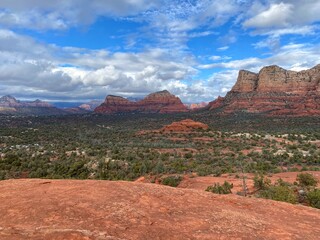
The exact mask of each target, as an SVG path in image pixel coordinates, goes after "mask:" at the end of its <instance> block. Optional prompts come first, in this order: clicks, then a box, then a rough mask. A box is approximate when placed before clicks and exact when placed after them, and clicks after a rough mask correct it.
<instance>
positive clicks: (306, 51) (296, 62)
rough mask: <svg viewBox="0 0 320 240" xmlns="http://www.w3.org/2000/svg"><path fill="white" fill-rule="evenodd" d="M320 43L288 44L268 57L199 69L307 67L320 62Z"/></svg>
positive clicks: (201, 66) (254, 70) (253, 69)
mask: <svg viewBox="0 0 320 240" xmlns="http://www.w3.org/2000/svg"><path fill="white" fill-rule="evenodd" d="M319 54H320V45H308V44H288V45H285V46H282V47H281V48H280V49H279V51H278V52H277V53H275V54H274V55H272V56H270V57H267V58H258V57H251V58H245V59H240V60H232V61H228V62H227V61H226V62H218V63H212V64H204V65H200V66H199V69H215V68H226V69H235V70H236V69H237V70H240V69H246V70H250V71H253V72H257V71H259V70H260V69H261V68H262V67H264V66H267V65H274V64H276V65H279V66H282V67H284V68H287V69H298V68H299V69H307V68H310V67H313V66H315V65H317V64H319Z"/></svg>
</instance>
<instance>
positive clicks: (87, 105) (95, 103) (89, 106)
mask: <svg viewBox="0 0 320 240" xmlns="http://www.w3.org/2000/svg"><path fill="white" fill-rule="evenodd" d="M101 102H102V101H90V102H88V103H84V104H81V105H80V106H79V108H81V109H83V110H86V111H94V109H95V108H96V107H98V106H99V105H100V104H101Z"/></svg>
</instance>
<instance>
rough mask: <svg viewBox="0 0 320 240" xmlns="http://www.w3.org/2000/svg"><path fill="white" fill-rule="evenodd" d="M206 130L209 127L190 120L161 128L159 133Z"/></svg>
mask: <svg viewBox="0 0 320 240" xmlns="http://www.w3.org/2000/svg"><path fill="white" fill-rule="evenodd" d="M208 128H209V126H208V125H207V124H204V123H201V122H196V121H193V120H191V119H185V120H182V121H179V122H173V123H171V124H170V125H167V126H165V127H163V128H162V129H161V130H160V132H193V131H199V130H207V129H208Z"/></svg>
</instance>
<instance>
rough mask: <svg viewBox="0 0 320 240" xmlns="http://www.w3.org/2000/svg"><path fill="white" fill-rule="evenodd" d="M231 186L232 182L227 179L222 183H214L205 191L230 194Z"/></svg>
mask: <svg viewBox="0 0 320 240" xmlns="http://www.w3.org/2000/svg"><path fill="white" fill-rule="evenodd" d="M232 188H233V184H232V183H229V182H227V181H224V183H223V184H222V185H220V183H215V184H214V185H213V186H209V187H208V188H207V189H206V191H207V192H212V193H216V194H230V193H232V191H231V189H232Z"/></svg>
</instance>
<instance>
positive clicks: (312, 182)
mask: <svg viewBox="0 0 320 240" xmlns="http://www.w3.org/2000/svg"><path fill="white" fill-rule="evenodd" d="M297 181H298V182H299V185H300V186H302V187H315V186H317V183H318V180H317V179H316V178H315V177H314V176H313V175H312V174H310V173H300V174H298V176H297Z"/></svg>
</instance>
